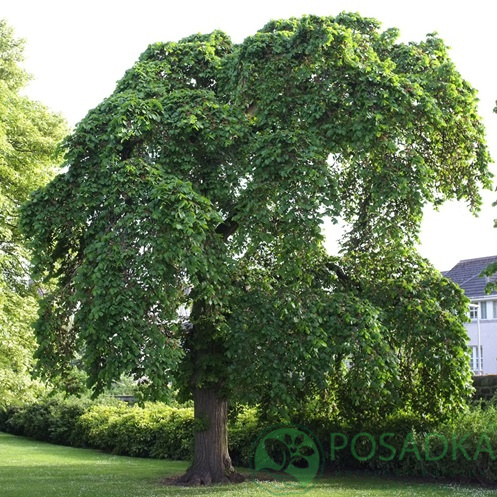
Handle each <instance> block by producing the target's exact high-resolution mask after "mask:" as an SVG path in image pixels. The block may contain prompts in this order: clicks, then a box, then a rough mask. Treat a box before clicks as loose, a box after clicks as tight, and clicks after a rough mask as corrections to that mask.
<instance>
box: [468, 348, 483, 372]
mask: <svg viewBox="0 0 497 497" xmlns="http://www.w3.org/2000/svg"><path fill="white" fill-rule="evenodd" d="M470 350H471V369H472V370H473V371H474V372H479V371H483V347H482V346H481V345H480V353H479V354H478V346H477V345H473V346H471V347H470Z"/></svg>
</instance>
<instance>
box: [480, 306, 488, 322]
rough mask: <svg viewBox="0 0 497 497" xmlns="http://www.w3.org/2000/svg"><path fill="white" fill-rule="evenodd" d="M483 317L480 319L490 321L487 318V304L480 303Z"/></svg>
mask: <svg viewBox="0 0 497 497" xmlns="http://www.w3.org/2000/svg"><path fill="white" fill-rule="evenodd" d="M480 309H481V316H480V319H488V318H487V303H486V302H480Z"/></svg>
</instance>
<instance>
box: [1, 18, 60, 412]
mask: <svg viewBox="0 0 497 497" xmlns="http://www.w3.org/2000/svg"><path fill="white" fill-rule="evenodd" d="M22 51H23V42H22V41H21V40H16V39H15V37H14V35H13V31H12V29H11V28H10V27H9V26H8V25H7V23H6V22H5V21H2V20H0V407H1V406H2V405H3V404H4V403H8V402H10V401H11V400H13V399H19V397H20V396H21V395H24V394H26V393H27V390H28V387H32V383H31V380H30V377H29V375H28V374H27V370H28V368H29V367H30V363H31V361H32V354H33V350H34V346H35V340H34V336H33V332H32V329H31V323H32V321H33V320H34V319H35V318H36V302H35V299H34V297H33V295H30V294H31V293H33V292H32V290H33V289H31V291H30V289H29V288H28V283H29V279H28V276H29V270H28V253H27V251H26V248H25V247H24V244H23V241H22V240H21V235H20V233H19V230H18V227H17V222H18V217H19V216H18V209H19V206H20V204H21V203H22V202H24V201H25V200H26V199H27V198H28V195H29V193H30V192H32V191H33V190H34V189H36V188H39V187H40V186H42V185H44V184H45V183H47V181H48V180H49V179H50V178H52V177H53V176H54V175H55V168H54V164H55V163H57V161H60V160H61V157H60V156H59V157H56V156H55V155H54V154H55V147H56V145H57V143H58V142H60V141H61V140H62V138H63V137H64V135H65V133H66V127H65V123H64V121H63V119H62V118H61V117H60V116H58V115H55V114H52V113H50V112H49V111H48V110H47V109H46V108H45V107H44V106H42V105H41V104H39V103H38V102H34V101H32V100H30V99H29V98H27V97H25V96H23V95H22V93H21V92H22V90H23V88H24V86H25V85H26V83H27V81H28V80H29V76H28V75H27V74H26V72H25V71H24V70H23V69H22V67H21V65H20V63H21V62H22Z"/></svg>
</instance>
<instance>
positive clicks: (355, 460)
mask: <svg viewBox="0 0 497 497" xmlns="http://www.w3.org/2000/svg"><path fill="white" fill-rule="evenodd" d="M270 424H271V422H270V421H266V422H264V424H263V423H261V422H260V421H259V419H258V416H257V411H256V410H255V409H248V408H247V409H238V410H237V411H236V413H233V414H232V415H231V416H230V422H229V449H230V454H231V457H232V459H233V462H234V464H235V465H238V466H248V465H249V458H250V452H251V450H252V445H253V443H254V442H255V441H256V440H257V438H258V436H259V435H260V434H261V433H262V431H263V430H264V429H265V428H267V427H268V426H269V425H270ZM299 424H301V425H302V426H306V427H307V428H308V429H310V430H311V431H313V432H314V433H315V434H316V435H317V437H318V438H319V440H320V441H321V443H322V445H323V447H324V451H325V454H326V458H327V463H328V469H329V470H331V471H334V470H335V471H343V470H360V471H364V470H367V471H372V472H374V473H377V474H378V473H381V474H394V475H404V476H409V477H417V476H421V477H426V476H428V477H433V478H437V477H448V478H450V479H459V480H465V481H480V482H484V483H491V484H496V483H497V407H496V406H494V405H487V406H485V407H481V406H475V407H472V408H470V409H467V410H466V411H464V412H462V413H460V415H459V416H457V417H456V418H455V419H453V420H452V421H451V422H447V423H445V424H443V425H440V426H433V425H429V424H427V423H426V422H420V421H419V420H417V419H414V418H412V417H411V416H409V415H407V414H405V413H399V414H397V415H396V416H391V417H389V418H387V419H385V420H384V422H383V423H382V424H381V425H379V424H376V425H374V426H369V427H368V426H367V425H364V426H361V427H355V428H353V427H350V426H349V427H346V428H342V427H341V426H340V425H338V424H337V423H334V422H332V421H330V420H329V419H324V418H321V419H320V418H319V417H313V419H304V420H299ZM0 431H7V432H10V433H13V434H17V435H24V436H28V437H32V438H37V439H39V440H45V441H48V442H53V443H58V444H65V445H73V446H79V447H93V448H97V449H101V450H104V451H108V452H113V453H116V454H122V455H130V456H139V457H153V458H167V459H182V460H185V459H186V460H188V459H191V456H192V448H193V447H192V444H193V431H194V422H193V409H192V408H178V407H170V406H167V405H165V404H159V403H156V404H146V405H145V406H144V407H139V406H128V405H127V404H124V403H116V404H115V405H104V404H102V405H95V404H92V403H90V401H88V400H85V401H81V400H67V399H66V400H62V399H49V400H45V401H43V402H39V403H37V404H33V405H29V406H24V407H16V408H10V409H8V410H6V411H3V412H0ZM360 432H362V433H367V434H368V435H367V436H366V435H362V436H360V437H358V438H356V440H355V444H354V449H353V450H351V445H352V441H353V440H354V437H355V436H356V435H357V434H358V433H360ZM333 433H335V434H340V435H336V437H338V438H336V439H335V442H343V439H341V438H340V437H341V436H344V437H346V439H347V446H345V447H343V448H337V445H339V444H337V443H335V451H334V452H333V447H332V434H333ZM385 433H391V434H393V435H389V436H388V437H387V438H386V442H387V443H388V447H389V448H388V447H386V446H382V444H381V443H380V440H381V437H382V435H383V434H385ZM429 434H431V435H429ZM427 439H428V440H429V452H428V454H429V456H430V457H429V458H427V457H426V454H425V441H426V440H427ZM373 441H374V442H373ZM372 443H374V444H376V449H375V452H374V454H373V455H372V450H371V449H372ZM414 447H416V448H414ZM445 450H446V455H445V456H444V457H442V458H439V459H437V456H438V455H440V454H442V453H443V451H445ZM393 451H395V456H394V457H390V458H389V457H388V456H391V455H392V452H393ZM454 453H455V455H456V457H453V455H454ZM332 454H334V457H331V456H332ZM380 456H382V457H380ZM430 458H431V460H430Z"/></svg>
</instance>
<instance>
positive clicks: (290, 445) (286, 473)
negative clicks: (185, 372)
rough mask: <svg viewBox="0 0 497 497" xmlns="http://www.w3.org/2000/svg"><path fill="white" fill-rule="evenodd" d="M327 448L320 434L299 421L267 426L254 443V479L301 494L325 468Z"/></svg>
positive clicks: (281, 492)
mask: <svg viewBox="0 0 497 497" xmlns="http://www.w3.org/2000/svg"><path fill="white" fill-rule="evenodd" d="M324 461H325V458H324V452H323V448H322V447H321V444H320V443H319V440H318V439H317V438H316V436H315V435H314V434H313V433H312V432H310V431H309V430H307V429H306V428H304V427H302V426H298V425H277V426H273V427H271V428H269V429H267V430H266V431H265V432H264V433H263V434H262V435H261V436H260V437H259V438H258V439H257V441H256V443H255V444H254V446H253V447H252V452H251V458H250V466H251V469H252V476H253V478H254V481H255V482H256V483H257V484H258V485H260V486H261V487H263V488H264V489H265V490H266V491H268V492H270V493H272V494H276V495H285V494H299V493H300V494H301V493H304V492H307V491H308V490H309V489H310V488H311V487H313V486H314V485H315V483H316V482H317V481H318V479H319V477H320V476H321V474H322V472H323V467H324Z"/></svg>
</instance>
